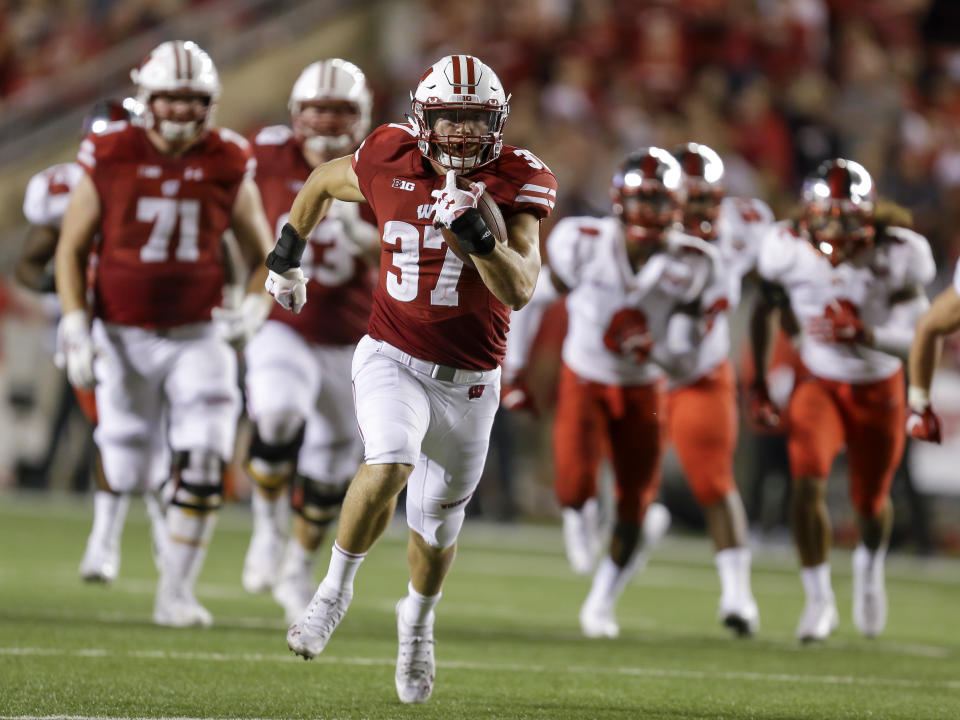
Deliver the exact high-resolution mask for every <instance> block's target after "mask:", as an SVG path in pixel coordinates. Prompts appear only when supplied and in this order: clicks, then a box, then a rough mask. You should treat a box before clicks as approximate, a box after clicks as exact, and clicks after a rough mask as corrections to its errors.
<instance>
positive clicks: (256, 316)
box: [211, 293, 273, 349]
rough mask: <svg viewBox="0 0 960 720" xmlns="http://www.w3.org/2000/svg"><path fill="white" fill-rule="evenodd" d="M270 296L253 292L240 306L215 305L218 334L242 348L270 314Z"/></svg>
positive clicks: (214, 317)
mask: <svg viewBox="0 0 960 720" xmlns="http://www.w3.org/2000/svg"><path fill="white" fill-rule="evenodd" d="M272 304H273V303H271V301H270V298H269V296H267V295H262V294H260V293H251V294H249V295H246V296H245V297H244V298H243V301H242V302H241V303H240V305H239V306H238V307H215V308H213V311H212V312H211V315H212V317H213V322H214V325H215V327H216V330H217V335H218V336H219V337H220V338H222V339H223V340H225V341H226V342H228V343H230V344H231V345H232V346H233V347H235V348H237V349H240V348H242V347H243V346H244V345H246V344H247V343H248V342H250V341H251V340H252V339H253V336H254V335H256V334H257V330H259V329H260V326H261V325H263V323H264V321H266V319H267V317H268V316H269V315H270V310H271V305H272Z"/></svg>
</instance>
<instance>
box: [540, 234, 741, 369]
mask: <svg viewBox="0 0 960 720" xmlns="http://www.w3.org/2000/svg"><path fill="white" fill-rule="evenodd" d="M547 253H548V256H549V258H550V267H551V269H552V270H553V272H554V273H555V274H556V276H557V277H558V278H559V279H560V280H562V281H563V283H564V284H565V285H566V286H567V287H568V288H570V293H569V294H568V295H567V299H566V306H567V312H568V316H569V321H568V329H567V335H566V338H565V339H564V343H563V361H564V363H565V364H566V365H567V366H568V367H570V368H571V369H572V370H573V371H574V372H575V373H577V375H579V376H580V377H582V378H584V379H586V380H592V381H594V382H600V383H604V384H608V385H647V384H650V383H653V382H655V381H656V380H657V379H658V378H660V377H661V376H662V374H663V371H662V370H661V366H662V367H666V368H668V369H669V370H670V371H671V374H674V372H677V373H678V374H681V375H684V376H685V375H686V374H688V373H689V372H690V370H691V362H692V360H693V358H694V355H693V348H694V347H695V346H696V345H697V343H698V342H703V341H705V340H706V339H707V338H706V337H704V335H703V330H704V314H705V313H706V311H707V309H708V308H709V307H711V306H712V305H714V304H715V303H717V302H718V301H721V300H722V299H723V298H724V297H725V294H726V288H725V285H724V283H723V282H722V278H721V276H720V267H721V264H720V257H719V253H718V252H717V251H716V250H715V249H714V248H711V247H710V246H709V245H708V244H707V243H705V242H703V241H702V240H698V239H696V238H692V237H690V236H687V235H684V234H682V233H679V232H670V233H669V234H668V236H667V240H666V242H665V247H664V249H663V251H662V252H657V253H655V254H654V255H653V256H651V257H650V258H649V259H648V260H647V261H646V263H644V265H643V266H642V267H641V268H640V269H639V271H636V272H635V271H634V270H633V269H632V267H631V265H630V261H629V260H628V258H627V253H626V248H625V245H624V238H623V226H622V224H621V222H620V221H619V220H618V219H616V218H613V217H606V218H591V217H573V218H566V219H564V220H562V221H561V222H560V223H558V224H557V226H556V227H555V228H554V229H553V232H552V233H551V234H550V237H549V238H548V240H547ZM680 309H683V311H684V312H682V313H679V312H678V310H680ZM675 316H676V317H682V316H686V317H690V318H692V322H690V323H681V324H680V325H677V324H676V323H673V322H671V321H672V319H673V318H674V317H675ZM671 328H677V329H679V330H680V331H681V334H686V333H687V331H688V330H689V331H690V333H691V335H690V336H689V337H678V336H676V335H677V333H676V331H675V330H673V329H671ZM707 337H709V336H707ZM717 337H718V338H720V337H722V336H717ZM651 346H652V351H650V352H648V350H649V349H650V347H651ZM681 368H682V369H681Z"/></svg>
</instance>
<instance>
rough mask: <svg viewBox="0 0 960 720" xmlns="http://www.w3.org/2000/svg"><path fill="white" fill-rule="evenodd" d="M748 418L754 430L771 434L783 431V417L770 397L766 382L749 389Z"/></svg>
mask: <svg viewBox="0 0 960 720" xmlns="http://www.w3.org/2000/svg"><path fill="white" fill-rule="evenodd" d="M746 409H747V413H746V415H747V420H748V421H749V424H750V427H751V429H752V430H753V431H754V432H757V433H761V434H771V433H777V432H782V431H783V429H784V428H783V418H782V417H781V416H780V413H779V411H778V410H777V408H776V406H774V404H773V401H772V400H771V399H770V393H769V391H768V390H767V385H766V383H756V384H754V385H751V386H750V387H749V388H748V389H747V408H746Z"/></svg>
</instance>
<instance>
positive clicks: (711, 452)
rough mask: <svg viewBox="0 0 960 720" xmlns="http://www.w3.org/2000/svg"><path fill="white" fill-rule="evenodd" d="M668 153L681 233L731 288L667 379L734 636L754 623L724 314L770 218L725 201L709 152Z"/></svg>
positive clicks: (752, 202) (716, 162) (673, 419)
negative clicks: (710, 257) (687, 367)
mask: <svg viewBox="0 0 960 720" xmlns="http://www.w3.org/2000/svg"><path fill="white" fill-rule="evenodd" d="M673 154H674V156H675V157H676V158H677V160H678V161H679V162H680V166H681V168H683V174H684V188H685V192H684V203H683V227H684V231H685V232H686V233H687V234H689V235H693V236H694V237H699V238H701V239H702V240H705V241H707V242H709V243H711V244H712V245H713V246H714V247H715V248H716V249H717V250H719V251H720V256H721V258H722V260H723V273H724V276H725V277H726V280H727V281H728V282H729V290H728V293H727V295H726V298H724V299H723V300H721V301H720V302H721V303H723V302H726V303H727V305H726V307H720V306H718V307H716V308H713V311H714V313H713V314H714V315H715V320H714V323H713V326H712V327H711V328H710V330H709V332H708V333H707V334H706V337H704V339H703V342H701V343H700V344H699V345H698V346H697V348H696V352H697V361H696V365H695V370H694V371H693V373H691V374H690V375H689V376H688V377H684V378H671V379H670V383H669V386H670V387H669V393H668V395H667V425H668V432H667V434H668V436H669V438H670V441H671V442H672V443H673V446H674V448H675V449H676V451H677V457H678V459H679V460H680V465H681V467H682V468H683V471H684V474H685V475H686V478H687V481H688V482H689V484H690V489H691V490H692V491H693V494H694V497H695V498H696V500H697V503H698V504H699V505H700V507H701V508H703V512H704V516H705V518H706V523H707V531H708V532H709V534H710V537H711V539H712V540H713V544H714V548H715V550H716V555H715V557H714V561H715V563H716V566H717V573H718V575H719V576H720V588H721V591H720V603H719V613H718V614H719V617H720V620H721V621H722V622H723V623H724V624H725V625H727V626H728V627H729V628H731V629H732V630H733V631H734V632H736V633H737V634H739V635H751V634H753V633H754V632H756V630H757V628H758V626H759V621H760V617H759V613H758V611H757V603H756V601H755V600H754V597H753V591H752V589H751V587H750V550H749V548H748V547H747V520H746V512H745V510H744V508H743V500H742V499H741V498H740V491H739V490H738V489H737V484H736V481H735V480H734V476H733V454H734V452H735V451H736V447H737V432H738V427H737V387H736V379H735V377H734V372H733V365H732V363H731V362H730V323H729V318H728V314H729V313H731V312H733V310H734V309H735V308H736V306H737V305H738V303H739V301H740V297H741V292H742V287H743V283H744V280H745V279H746V278H747V277H750V278H755V277H756V263H757V255H758V253H759V250H760V242H761V239H762V237H763V235H764V233H765V232H767V231H769V228H770V226H771V225H772V224H773V220H774V218H773V212H772V211H771V210H770V208H769V207H768V206H767V204H766V203H764V202H763V201H762V200H757V199H746V198H737V197H725V196H724V188H723V176H724V169H723V161H722V160H721V159H720V156H719V155H717V153H716V152H715V151H714V150H713V149H711V148H709V147H707V146H706V145H702V144H699V143H693V142H691V143H686V144H685V145H682V146H681V147H679V148H677V149H675V150H674V151H673Z"/></svg>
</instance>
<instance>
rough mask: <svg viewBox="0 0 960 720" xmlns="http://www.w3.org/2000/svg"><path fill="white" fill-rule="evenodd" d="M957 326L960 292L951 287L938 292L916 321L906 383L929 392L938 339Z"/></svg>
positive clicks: (958, 323)
mask: <svg viewBox="0 0 960 720" xmlns="http://www.w3.org/2000/svg"><path fill="white" fill-rule="evenodd" d="M958 328H960V295H958V294H957V291H956V290H955V289H954V288H953V286H951V287H949V288H947V289H946V290H945V291H944V292H942V293H940V294H939V295H938V296H937V297H936V299H935V300H934V301H933V304H932V305H930V309H929V310H927V312H926V313H924V315H923V317H921V318H920V321H919V322H918V323H917V328H916V332H915V335H914V339H913V345H912V347H911V348H910V385H911V387H918V388H922V389H923V390H926V391H927V392H929V390H930V384H931V382H933V372H934V368H935V367H936V364H937V356H938V355H939V341H940V338H941V337H943V336H944V335H947V334H949V333H951V332H953V331H954V330H957V329H958Z"/></svg>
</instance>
